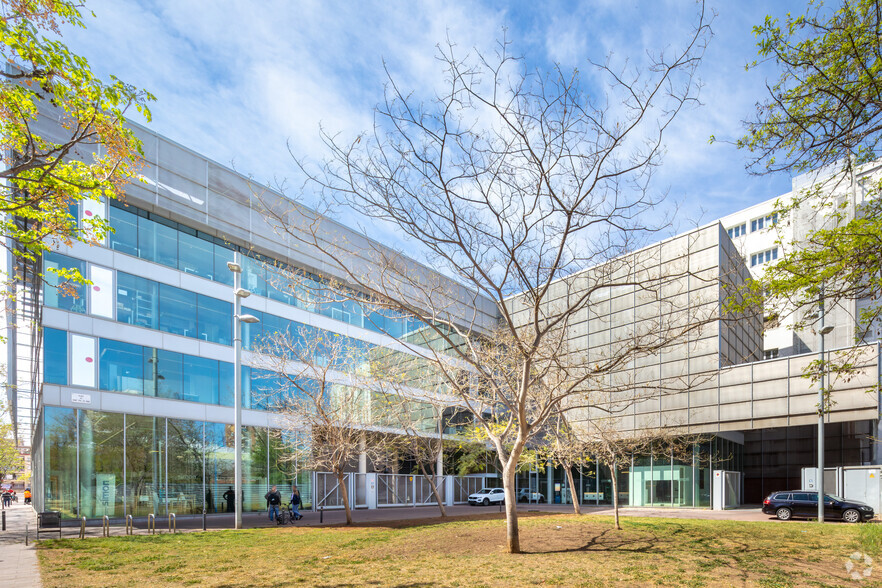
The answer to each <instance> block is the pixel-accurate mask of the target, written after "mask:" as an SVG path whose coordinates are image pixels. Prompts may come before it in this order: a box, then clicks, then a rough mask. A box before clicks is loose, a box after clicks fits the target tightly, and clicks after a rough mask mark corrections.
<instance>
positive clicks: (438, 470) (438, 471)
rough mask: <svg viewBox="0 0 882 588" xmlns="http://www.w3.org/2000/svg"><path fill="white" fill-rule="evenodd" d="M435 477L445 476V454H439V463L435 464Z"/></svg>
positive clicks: (441, 452)
mask: <svg viewBox="0 0 882 588" xmlns="http://www.w3.org/2000/svg"><path fill="white" fill-rule="evenodd" d="M435 475H437V476H443V475H444V452H443V451H439V452H438V461H437V462H436V463H435Z"/></svg>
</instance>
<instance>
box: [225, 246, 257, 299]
mask: <svg viewBox="0 0 882 588" xmlns="http://www.w3.org/2000/svg"><path fill="white" fill-rule="evenodd" d="M228 271H229V270H228ZM242 287H243V288H245V289H246V290H249V291H250V292H251V293H252V294H256V295H257V296H266V268H265V267H264V266H263V262H261V261H258V260H256V259H253V258H251V257H246V256H243V257H242Z"/></svg>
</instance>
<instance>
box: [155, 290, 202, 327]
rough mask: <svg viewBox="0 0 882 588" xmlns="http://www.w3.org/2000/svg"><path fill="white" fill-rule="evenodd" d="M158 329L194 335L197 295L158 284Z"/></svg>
mask: <svg viewBox="0 0 882 588" xmlns="http://www.w3.org/2000/svg"><path fill="white" fill-rule="evenodd" d="M159 310H160V315H159V330H161V331H165V332H167V333H174V334H175V335H184V336H185V337H196V328H197V327H196V324H197V321H196V313H197V295H196V293H195V292H188V291H187V290H182V289H181V288H175V287H174V286H169V285H167V284H160V285H159Z"/></svg>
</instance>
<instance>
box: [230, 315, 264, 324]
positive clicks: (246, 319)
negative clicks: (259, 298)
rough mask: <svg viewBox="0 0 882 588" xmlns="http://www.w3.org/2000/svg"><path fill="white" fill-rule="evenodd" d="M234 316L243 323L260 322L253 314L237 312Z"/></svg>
mask: <svg viewBox="0 0 882 588" xmlns="http://www.w3.org/2000/svg"><path fill="white" fill-rule="evenodd" d="M236 318H238V319H239V320H240V321H242V322H243V323H259V322H260V319H259V318H257V317H256V316H254V315H253V314H239V315H236Z"/></svg>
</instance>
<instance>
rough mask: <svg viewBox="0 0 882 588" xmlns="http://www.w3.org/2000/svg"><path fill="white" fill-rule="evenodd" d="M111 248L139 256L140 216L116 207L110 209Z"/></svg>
mask: <svg viewBox="0 0 882 588" xmlns="http://www.w3.org/2000/svg"><path fill="white" fill-rule="evenodd" d="M110 226H111V227H113V232H112V233H110V235H109V239H110V248H111V249H114V250H116V251H119V252H120V253H128V254H129V255H134V256H135V257H137V256H138V215H136V214H132V213H131V212H129V211H127V210H122V209H120V208H117V207H116V206H111V207H110Z"/></svg>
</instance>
